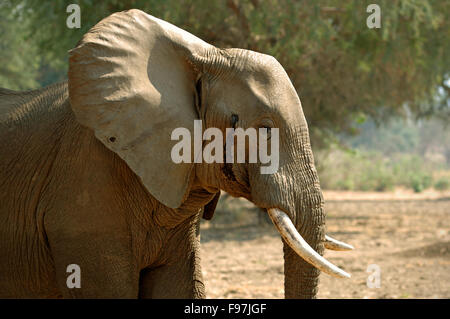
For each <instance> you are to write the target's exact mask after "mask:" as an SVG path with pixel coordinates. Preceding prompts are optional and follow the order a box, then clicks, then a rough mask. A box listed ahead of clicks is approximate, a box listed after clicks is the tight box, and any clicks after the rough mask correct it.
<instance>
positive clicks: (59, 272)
mask: <svg viewBox="0 0 450 319" xmlns="http://www.w3.org/2000/svg"><path fill="white" fill-rule="evenodd" d="M96 246H97V245H96V244H95V243H92V242H91V244H90V245H86V246H84V245H82V246H80V241H79V240H77V241H73V242H67V241H66V242H64V244H63V247H56V249H53V247H52V251H53V250H57V253H56V254H54V261H55V269H56V279H57V283H58V288H59V290H60V292H61V294H62V297H63V298H137V296H138V282H139V275H138V271H137V269H136V267H135V266H134V265H133V263H132V259H131V258H129V257H128V256H127V252H125V251H120V250H118V251H109V249H106V251H105V246H97V247H96ZM97 248H98V249H97ZM73 265H76V266H75V267H76V268H75V267H74V266H73ZM78 267H79V268H78ZM76 276H79V277H78V278H77V277H76ZM76 283H79V284H80V287H77V286H76V285H74V284H76ZM74 286H75V287H74Z"/></svg>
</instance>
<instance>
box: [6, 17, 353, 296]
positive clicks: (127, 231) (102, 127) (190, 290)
mask: <svg viewBox="0 0 450 319" xmlns="http://www.w3.org/2000/svg"><path fill="white" fill-rule="evenodd" d="M195 119H201V120H202V121H203V125H204V126H205V127H208V128H209V127H215V128H218V129H219V130H221V131H223V132H225V129H226V128H228V127H241V128H244V129H246V128H250V127H253V128H267V129H271V128H279V132H280V133H279V137H280V141H279V153H280V155H279V166H280V168H279V170H278V171H277V172H276V173H274V174H261V173H260V167H261V164H260V163H233V164H230V163H210V164H207V163H193V162H190V163H181V164H176V163H174V162H173V161H172V160H171V157H170V154H171V148H172V147H173V145H174V144H175V143H176V141H172V140H171V139H170V137H171V132H172V131H173V130H174V129H175V128H177V127H183V128H187V129H189V130H192V127H193V122H194V120H195ZM266 138H267V143H269V144H270V143H271V141H270V138H271V137H270V135H268V136H266ZM224 142H225V141H224ZM0 147H1V149H0V152H1V158H0V166H1V171H0V186H1V190H0V202H1V204H2V206H1V207H0V254H1V256H2V258H1V260H0V282H2V286H1V287H0V297H57V296H63V297H106V298H108V297H122V298H136V297H143V298H151V297H153V298H163V297H180V298H202V297H204V284H203V281H202V277H201V269H200V259H199V218H200V217H201V213H202V209H204V210H205V213H204V216H208V217H211V216H212V214H213V211H214V208H215V203H216V201H217V200H218V195H217V194H218V193H219V192H220V190H224V191H226V192H228V193H230V194H231V195H233V196H240V197H245V198H247V199H248V200H250V201H252V202H253V203H255V204H256V205H257V206H259V207H261V208H263V209H266V210H267V211H268V213H269V215H270V216H271V218H272V219H273V220H274V223H275V224H276V226H277V228H278V229H279V230H280V233H281V234H282V237H283V240H284V243H285V248H284V252H285V294H286V297H288V298H311V297H315V295H316V293H317V285H318V277H319V270H318V269H317V268H319V269H321V270H323V271H325V272H328V273H330V274H335V275H338V276H345V275H346V274H345V273H344V272H342V271H341V270H340V269H338V268H337V267H335V266H333V265H332V264H330V263H329V262H327V261H326V260H325V259H323V258H322V257H321V256H320V254H321V253H322V252H323V249H324V243H325V246H327V247H329V248H332V249H339V248H342V249H346V248H348V246H347V247H345V245H344V244H342V243H340V242H336V241H333V240H332V239H328V238H326V237H325V234H324V222H325V214H324V211H323V199H322V194H321V191H320V186H319V181H318V177H317V172H316V170H315V167H314V160H313V156H312V152H311V147H310V144H309V136H308V129H307V124H306V120H305V118H304V115H303V112H302V109H301V104H300V100H299V99H298V96H297V94H296V92H295V89H294V88H293V86H292V84H291V82H290V80H289V78H288V76H287V74H286V73H285V71H284V69H283V68H282V67H281V65H280V64H279V63H278V62H277V61H276V60H275V59H274V58H272V57H270V56H267V55H263V54H260V53H256V52H252V51H247V50H241V49H227V50H221V49H217V48H215V47H213V46H211V45H209V44H207V43H205V42H203V41H202V40H200V39H198V38H196V37H194V36H192V35H191V34H189V33H187V32H185V31H183V30H180V29H178V28H176V27H174V26H172V25H170V24H168V23H166V22H164V21H161V20H159V19H156V18H154V17H151V16H149V15H147V14H145V13H143V12H141V11H138V10H130V11H126V12H121V13H117V14H114V15H111V16H110V17H108V18H106V19H104V20H102V21H101V22H100V23H99V24H97V25H96V26H94V27H93V28H92V29H91V30H90V31H89V32H88V33H87V34H86V35H85V36H84V37H83V39H82V40H81V41H80V43H79V45H78V46H77V47H76V48H75V49H73V50H72V51H71V56H70V67H69V81H68V84H66V83H62V84H56V85H53V86H50V87H48V88H45V89H42V90H37V91H32V92H25V93H19V92H12V91H8V90H1V91H0ZM305 260H307V261H305ZM70 264H77V265H79V266H80V268H81V272H82V277H81V278H82V279H81V288H72V289H69V288H68V287H67V284H66V279H67V276H68V273H67V272H66V269H67V266H68V265H70ZM313 265H314V266H315V267H314V266H313ZM316 267H317V268H316ZM333 267H334V268H333Z"/></svg>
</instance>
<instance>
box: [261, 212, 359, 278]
mask: <svg viewBox="0 0 450 319" xmlns="http://www.w3.org/2000/svg"><path fill="white" fill-rule="evenodd" d="M267 212H268V214H269V216H270V219H271V220H272V222H273V224H274V225H275V227H276V229H277V230H278V232H279V233H280V235H281V237H282V238H283V239H284V240H285V241H286V243H287V244H288V245H289V246H290V247H291V248H292V249H293V250H294V251H295V252H296V253H297V254H298V255H299V256H300V257H301V258H303V259H304V260H305V261H307V262H308V263H310V264H311V265H313V266H314V267H316V268H317V269H319V270H321V271H323V272H325V273H327V274H329V275H331V276H334V277H337V278H350V277H351V275H350V274H349V273H347V272H345V271H344V270H342V269H340V268H339V267H337V266H335V265H333V264H332V263H331V262H329V261H328V260H326V259H325V258H324V257H322V256H321V255H320V254H318V253H317V252H316V251H315V250H314V249H313V248H312V247H311V246H310V245H309V244H308V243H307V242H306V241H305V240H304V239H303V237H302V236H301V235H300V234H299V232H298V231H297V229H296V228H295V226H294V224H293V223H292V221H291V219H290V218H289V216H288V215H287V214H286V213H285V212H283V211H282V210H280V209H278V208H269V209H267ZM323 243H324V246H325V248H327V249H330V250H339V251H344V250H352V249H353V246H352V245H349V244H346V243H344V242H341V241H339V240H336V239H334V238H332V237H330V236H327V235H326V236H325V239H324V241H323Z"/></svg>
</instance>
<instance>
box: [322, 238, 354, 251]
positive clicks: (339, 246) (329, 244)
mask: <svg viewBox="0 0 450 319" xmlns="http://www.w3.org/2000/svg"><path fill="white" fill-rule="evenodd" d="M323 244H324V246H325V248H326V249H329V250H339V251H346V250H353V249H354V247H353V246H352V245H350V244H347V243H344V242H342V241H339V240H337V239H334V238H333V237H330V236H328V235H325V240H324V242H323Z"/></svg>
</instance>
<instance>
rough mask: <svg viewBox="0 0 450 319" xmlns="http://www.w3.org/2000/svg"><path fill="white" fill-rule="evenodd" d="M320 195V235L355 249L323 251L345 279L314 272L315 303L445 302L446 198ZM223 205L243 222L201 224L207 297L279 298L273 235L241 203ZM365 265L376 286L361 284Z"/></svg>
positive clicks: (278, 257) (448, 257)
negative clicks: (375, 271)
mask: <svg viewBox="0 0 450 319" xmlns="http://www.w3.org/2000/svg"><path fill="white" fill-rule="evenodd" d="M324 197H325V200H326V204H325V208H326V211H327V214H328V215H327V229H328V231H327V233H328V234H330V235H332V236H334V237H335V238H337V239H340V240H343V241H345V242H348V243H351V244H353V245H354V246H355V250H354V251H351V252H335V251H327V252H326V254H325V256H326V258H327V259H329V260H330V261H332V262H333V263H335V264H336V265H338V266H340V267H342V268H343V269H345V270H346V271H347V272H350V273H351V274H352V278H351V279H348V280H345V279H335V278H332V277H330V276H328V275H326V274H322V275H321V278H320V286H319V295H318V297H319V298H450V218H449V217H450V194H449V193H435V192H429V193H423V194H411V193H408V192H403V191H402V192H396V193H371V194H369V193H348V192H344V193H342V192H325V193H324ZM226 201H227V202H231V203H232V204H234V205H235V207H239V209H240V210H241V211H242V210H245V211H247V212H248V214H247V215H248V216H249V217H248V219H247V220H244V221H240V222H238V223H236V222H235V221H234V222H233V223H232V224H230V222H229V221H228V222H223V221H222V222H220V218H221V217H218V216H215V218H217V219H218V220H219V222H217V221H216V222H215V221H214V219H213V222H203V224H202V231H201V241H202V265H203V274H204V278H205V281H206V285H207V286H206V292H207V296H208V298H283V296H284V289H283V258H282V244H281V240H280V239H279V236H278V234H277V233H276V231H275V230H274V228H273V227H272V226H271V225H269V224H267V223H266V222H265V221H263V222H261V218H259V219H258V218H257V217H256V216H260V217H261V215H262V214H261V213H260V212H258V211H257V210H256V209H254V208H252V206H251V205H249V204H248V203H246V202H243V201H242V200H240V199H227V200H226ZM223 206H224V205H223V203H222V205H221V206H219V209H218V211H217V212H216V214H227V212H226V211H223V210H224V209H222V211H220V210H221V209H220V207H223ZM231 206H232V205H230V203H228V204H227V206H226V207H228V208H229V207H231ZM228 213H229V212H228ZM262 217H265V216H264V215H263V216H262ZM222 219H223V218H222ZM258 220H259V222H258ZM370 264H376V265H378V266H379V267H380V270H381V287H380V288H368V287H367V278H368V276H369V275H370V274H369V273H368V272H367V267H368V266H369V265H370Z"/></svg>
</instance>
